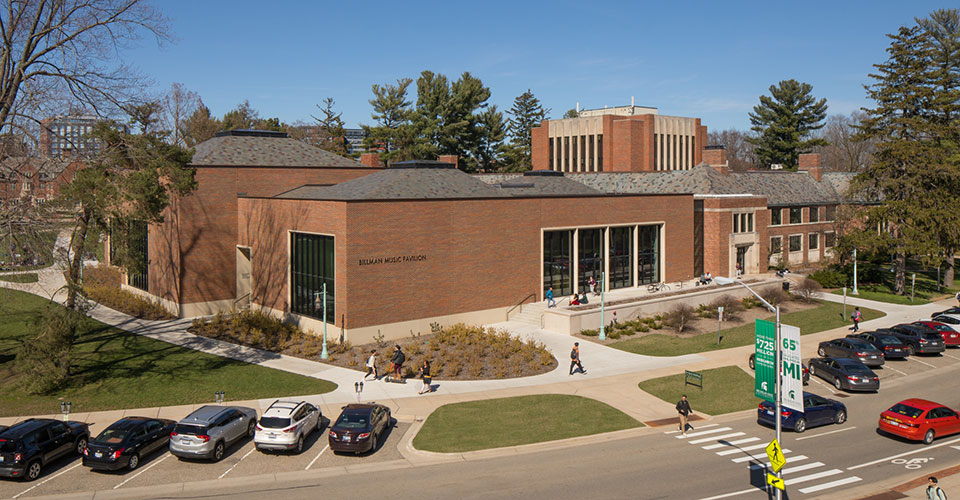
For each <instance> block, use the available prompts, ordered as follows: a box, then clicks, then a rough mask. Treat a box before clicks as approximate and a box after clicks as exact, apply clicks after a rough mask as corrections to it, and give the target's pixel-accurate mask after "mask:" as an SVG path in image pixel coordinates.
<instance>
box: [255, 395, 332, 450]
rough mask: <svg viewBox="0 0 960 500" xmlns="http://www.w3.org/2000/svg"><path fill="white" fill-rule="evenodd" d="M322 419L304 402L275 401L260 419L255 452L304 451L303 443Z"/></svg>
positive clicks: (316, 409)
mask: <svg viewBox="0 0 960 500" xmlns="http://www.w3.org/2000/svg"><path fill="white" fill-rule="evenodd" d="M322 418H323V415H322V414H321V413H320V410H319V409H318V408H317V407H316V406H313V405H312V404H310V403H307V402H306V401H282V400H277V401H274V402H273V404H272V405H270V407H269V408H267V411H265V412H263V415H261V416H260V423H259V424H257V433H256V435H255V436H254V438H253V442H254V444H255V445H256V447H257V449H258V450H260V451H264V450H283V451H287V450H296V451H297V453H300V452H301V451H303V441H304V439H306V436H309V435H310V433H311V432H314V431H316V430H317V429H319V427H320V422H321V419H322Z"/></svg>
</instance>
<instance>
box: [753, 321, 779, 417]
mask: <svg viewBox="0 0 960 500" xmlns="http://www.w3.org/2000/svg"><path fill="white" fill-rule="evenodd" d="M754 331H755V332H756V344H755V347H756V355H755V357H754V367H755V369H756V380H755V382H754V383H755V386H754V394H755V395H756V396H757V397H758V398H760V399H765V400H767V401H770V402H773V400H774V398H775V396H774V387H775V386H776V383H777V380H776V379H777V372H776V371H774V370H775V368H774V367H775V366H776V358H775V356H776V352H775V351H774V347H775V346H776V338H777V325H776V324H774V323H772V322H770V321H764V320H762V319H758V320H757V323H756V326H755V329H754Z"/></svg>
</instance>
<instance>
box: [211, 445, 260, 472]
mask: <svg viewBox="0 0 960 500" xmlns="http://www.w3.org/2000/svg"><path fill="white" fill-rule="evenodd" d="M255 451H257V447H256V446H254V447H253V448H250V451H248V452H247V454H246V455H244V456H242V457H240V460H237V463H235V464H233V466H232V467H230V468H229V469H227V471H226V472H224V473H223V474H220V477H218V478H217V479H223V476H226V475H227V474H229V473H230V471H232V470H233V469H234V468H236V467H237V466H238V465H240V462H243V459H244V458H247V457H249V456H250V454H251V453H253V452H255Z"/></svg>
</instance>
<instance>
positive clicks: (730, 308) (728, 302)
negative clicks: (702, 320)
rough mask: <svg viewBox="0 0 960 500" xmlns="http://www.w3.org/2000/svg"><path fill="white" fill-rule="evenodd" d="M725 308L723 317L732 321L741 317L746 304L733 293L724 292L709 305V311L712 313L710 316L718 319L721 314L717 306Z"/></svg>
mask: <svg viewBox="0 0 960 500" xmlns="http://www.w3.org/2000/svg"><path fill="white" fill-rule="evenodd" d="M718 307H722V308H723V319H725V320H730V321H737V320H739V319H740V313H742V312H743V310H744V306H743V304H741V303H740V301H739V300H737V299H735V298H734V297H733V296H732V295H728V294H724V295H721V296H719V297H717V298H716V299H713V302H711V303H710V305H709V306H707V311H708V312H709V313H710V314H709V317H710V318H714V319H716V318H717V317H718V316H719V313H718V312H717V308H718Z"/></svg>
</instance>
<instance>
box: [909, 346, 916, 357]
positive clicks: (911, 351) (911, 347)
mask: <svg viewBox="0 0 960 500" xmlns="http://www.w3.org/2000/svg"><path fill="white" fill-rule="evenodd" d="M907 352H909V353H910V355H911V356H916V355H917V350H916V349H914V348H913V346H912V345H908V346H907Z"/></svg>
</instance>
